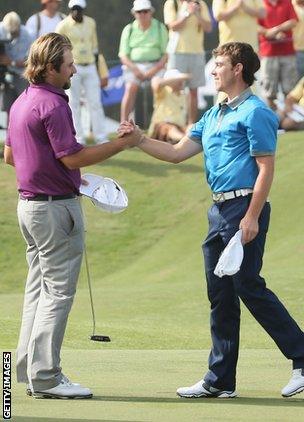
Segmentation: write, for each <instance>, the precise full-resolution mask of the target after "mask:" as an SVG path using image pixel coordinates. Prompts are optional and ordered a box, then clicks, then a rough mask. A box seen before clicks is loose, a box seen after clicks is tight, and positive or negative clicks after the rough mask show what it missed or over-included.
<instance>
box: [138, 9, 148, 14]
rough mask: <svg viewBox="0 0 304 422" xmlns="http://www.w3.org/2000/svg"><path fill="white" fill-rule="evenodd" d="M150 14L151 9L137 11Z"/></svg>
mask: <svg viewBox="0 0 304 422" xmlns="http://www.w3.org/2000/svg"><path fill="white" fill-rule="evenodd" d="M149 12H151V10H150V9H144V10H137V11H136V13H144V14H146V13H149Z"/></svg>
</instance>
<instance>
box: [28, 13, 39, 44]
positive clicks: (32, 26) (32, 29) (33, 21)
mask: <svg viewBox="0 0 304 422" xmlns="http://www.w3.org/2000/svg"><path fill="white" fill-rule="evenodd" d="M25 27H26V29H27V30H28V32H29V34H30V35H31V37H32V38H35V37H36V34H37V29H38V28H37V15H33V16H30V17H29V18H28V20H27V21H26V24H25Z"/></svg>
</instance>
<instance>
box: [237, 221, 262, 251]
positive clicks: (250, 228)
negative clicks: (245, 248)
mask: <svg viewBox="0 0 304 422" xmlns="http://www.w3.org/2000/svg"><path fill="white" fill-rule="evenodd" d="M239 228H240V229H242V231H243V233H242V244H243V245H245V244H246V243H248V242H251V240H253V239H254V238H255V237H256V235H257V234H258V232H259V223H258V220H256V219H255V218H252V217H249V216H247V215H245V217H244V218H243V219H242V220H241V222H240V226H239Z"/></svg>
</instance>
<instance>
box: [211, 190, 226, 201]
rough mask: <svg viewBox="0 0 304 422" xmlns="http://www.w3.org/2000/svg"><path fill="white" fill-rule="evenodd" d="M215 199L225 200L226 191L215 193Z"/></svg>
mask: <svg viewBox="0 0 304 422" xmlns="http://www.w3.org/2000/svg"><path fill="white" fill-rule="evenodd" d="M213 201H214V202H223V201H225V196H224V192H217V193H214V194H213Z"/></svg>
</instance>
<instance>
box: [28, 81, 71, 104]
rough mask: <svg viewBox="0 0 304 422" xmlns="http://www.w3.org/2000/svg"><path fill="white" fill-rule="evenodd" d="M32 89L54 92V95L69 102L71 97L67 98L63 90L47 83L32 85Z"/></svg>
mask: <svg viewBox="0 0 304 422" xmlns="http://www.w3.org/2000/svg"><path fill="white" fill-rule="evenodd" d="M30 87H31V88H34V89H44V90H46V91H50V92H53V93H54V94H57V95H60V96H61V97H63V98H64V99H65V100H66V101H67V102H69V97H68V96H67V94H66V93H65V91H64V89H63V88H57V87H56V86H54V85H51V84H48V83H46V82H43V83H40V84H31V85H30Z"/></svg>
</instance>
